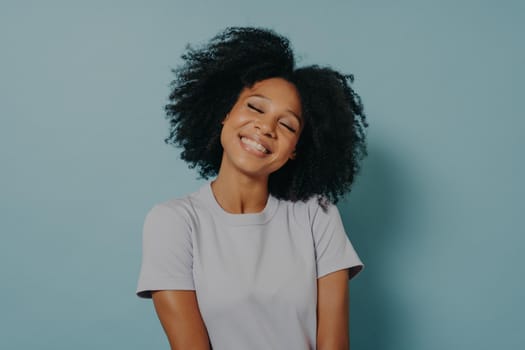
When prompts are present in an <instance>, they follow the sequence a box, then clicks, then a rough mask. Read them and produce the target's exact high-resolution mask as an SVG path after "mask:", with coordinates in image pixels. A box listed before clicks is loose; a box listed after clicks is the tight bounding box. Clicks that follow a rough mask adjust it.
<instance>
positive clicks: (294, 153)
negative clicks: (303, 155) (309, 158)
mask: <svg viewBox="0 0 525 350" xmlns="http://www.w3.org/2000/svg"><path fill="white" fill-rule="evenodd" d="M295 156H297V153H296V152H295V150H293V152H292V155H291V156H290V160H294V159H295Z"/></svg>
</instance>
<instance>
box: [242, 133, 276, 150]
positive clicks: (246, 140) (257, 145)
mask: <svg viewBox="0 0 525 350" xmlns="http://www.w3.org/2000/svg"><path fill="white" fill-rule="evenodd" d="M241 142H242V143H244V144H245V145H247V146H249V147H251V148H253V149H256V150H257V151H259V152H262V153H264V154H270V153H271V152H270V151H269V150H267V149H266V148H265V147H264V146H263V145H261V144H260V143H258V142H256V141H254V140H252V139H249V138H247V137H244V136H241Z"/></svg>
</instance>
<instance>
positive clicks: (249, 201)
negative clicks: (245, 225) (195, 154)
mask: <svg viewBox="0 0 525 350" xmlns="http://www.w3.org/2000/svg"><path fill="white" fill-rule="evenodd" d="M211 188H212V192H213V195H214V196H215V199H216V201H217V203H219V205H220V206H221V207H222V208H223V209H224V210H225V211H227V212H229V213H232V214H247V213H259V212H262V211H263V210H264V208H265V207H266V203H267V201H268V178H265V179H260V180H259V179H254V178H250V177H248V176H227V175H226V174H224V173H221V172H219V175H218V176H217V178H215V180H213V181H212V183H211Z"/></svg>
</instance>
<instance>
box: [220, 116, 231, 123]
mask: <svg viewBox="0 0 525 350" xmlns="http://www.w3.org/2000/svg"><path fill="white" fill-rule="evenodd" d="M229 116H230V113H228V114H226V117H224V118H223V119H222V120H221V124H222V125H224V122H225V121H226V119H228V117H229Z"/></svg>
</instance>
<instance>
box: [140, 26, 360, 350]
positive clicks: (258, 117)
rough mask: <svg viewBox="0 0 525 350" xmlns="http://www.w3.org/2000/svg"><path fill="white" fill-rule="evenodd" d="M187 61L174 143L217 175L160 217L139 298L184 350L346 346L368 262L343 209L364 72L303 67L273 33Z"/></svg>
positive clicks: (149, 242)
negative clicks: (355, 293) (355, 291)
mask: <svg viewBox="0 0 525 350" xmlns="http://www.w3.org/2000/svg"><path fill="white" fill-rule="evenodd" d="M182 58H183V59H184V60H185V64H184V65H182V66H181V67H179V68H178V69H177V70H174V73H175V74H176V79H175V80H174V81H173V83H172V91H171V94H170V103H169V104H168V105H167V106H166V111H167V116H168V118H169V121H170V125H171V133H170V135H169V137H168V138H167V139H166V140H165V141H166V142H167V143H171V144H173V145H176V146H180V147H181V148H182V154H181V158H182V159H184V160H185V161H187V162H188V163H189V164H190V167H192V168H193V167H197V168H198V170H199V173H200V175H201V177H202V178H204V179H208V178H209V177H211V176H215V175H216V177H215V179H213V180H212V181H209V182H207V183H206V184H204V185H203V186H202V187H201V188H200V189H199V190H198V191H195V192H193V193H191V194H189V195H187V196H185V197H183V198H174V199H171V200H168V201H165V202H162V203H159V204H157V205H155V206H154V207H153V208H152V209H151V210H150V212H149V213H148V215H147V216H146V219H145V222H144V228H143V257H142V268H141V272H140V277H139V283H138V288H137V295H138V296H140V297H143V298H152V299H153V303H154V306H155V310H156V312H157V315H158V317H159V319H160V322H161V324H162V326H163V328H164V331H165V332H166V334H167V337H168V340H169V342H170V345H171V348H172V349H211V348H213V349H215V350H222V349H227V350H236V349H239V350H257V349H261V350H262V349H264V350H267V349H287V350H291V349H293V350H295V349H348V348H349V335H348V322H349V321H348V309H349V296H348V293H349V287H348V280H349V279H351V278H352V277H353V276H355V275H356V274H357V273H358V272H359V271H360V270H361V269H362V268H363V264H362V262H361V261H360V259H359V257H358V255H357V254H356V252H355V250H354V249H353V247H352V244H351V243H350V241H349V239H348V237H347V236H346V234H345V230H344V227H343V225H342V221H341V217H340V214H339V211H338V209H337V207H336V206H335V203H336V202H337V201H338V200H339V198H340V197H342V196H343V195H344V194H345V193H346V192H348V191H349V190H350V185H351V184H352V182H353V180H354V178H355V175H356V174H357V173H358V171H359V168H360V167H359V165H360V160H362V158H363V157H364V156H365V155H366V145H365V134H364V130H365V128H366V127H367V126H368V125H367V123H366V120H365V116H364V114H363V107H362V105H361V102H360V99H359V96H358V95H357V94H356V93H355V92H354V91H353V90H352V89H351V88H350V86H349V85H348V80H350V81H351V80H352V77H351V76H344V75H342V74H340V73H338V72H336V71H334V70H332V69H330V68H323V67H319V66H310V67H304V68H296V67H295V62H294V56H293V52H292V50H291V48H290V44H289V42H288V40H287V39H286V38H284V37H282V36H280V35H278V34H276V33H275V32H273V31H271V30H267V29H261V28H238V27H236V28H228V29H226V30H225V31H223V32H221V33H219V34H218V35H217V36H215V37H214V38H213V39H212V40H211V41H210V42H209V43H207V44H206V45H204V46H203V47H201V48H198V49H195V48H191V47H189V48H188V50H187V52H186V53H185V54H184V55H183V56H182Z"/></svg>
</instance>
